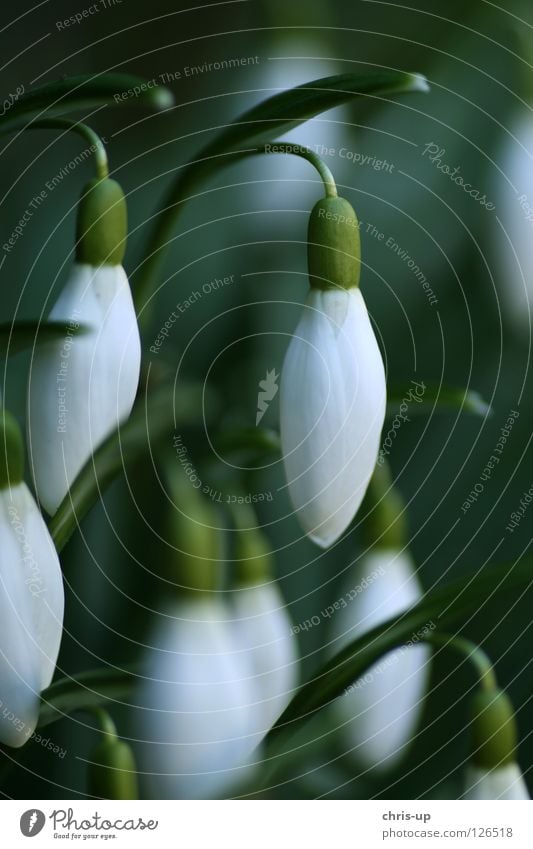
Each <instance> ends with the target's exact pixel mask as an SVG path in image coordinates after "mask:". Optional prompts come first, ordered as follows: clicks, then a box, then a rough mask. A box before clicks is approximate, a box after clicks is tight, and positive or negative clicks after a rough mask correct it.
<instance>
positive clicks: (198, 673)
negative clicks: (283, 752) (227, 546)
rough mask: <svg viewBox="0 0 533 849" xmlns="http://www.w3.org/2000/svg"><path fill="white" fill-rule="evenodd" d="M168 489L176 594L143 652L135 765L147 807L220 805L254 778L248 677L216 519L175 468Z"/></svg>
mask: <svg viewBox="0 0 533 849" xmlns="http://www.w3.org/2000/svg"><path fill="white" fill-rule="evenodd" d="M167 483H168V485H169V489H170V494H171V498H172V501H173V504H174V506H175V508H176V509H175V510H174V511H173V512H172V515H171V516H170V525H169V539H170V541H171V543H173V544H174V546H175V549H176V552H175V555H174V558H173V561H172V563H171V564H170V565H171V568H172V575H171V577H173V578H174V579H175V578H176V575H177V579H178V582H179V585H180V587H181V589H180V593H179V596H178V597H177V599H176V598H175V599H174V600H173V601H172V603H171V604H168V603H167V604H166V606H165V609H164V611H163V613H162V615H161V617H160V621H159V623H158V625H157V627H156V629H155V633H154V634H153V635H152V637H151V639H150V640H149V643H150V647H149V648H147V650H146V655H145V661H144V668H145V679H144V681H143V684H142V687H141V689H140V704H141V707H142V710H141V714H140V731H139V735H138V736H140V737H141V738H142V739H143V740H144V744H143V745H142V746H141V747H140V752H139V757H140V760H141V762H142V765H143V769H144V771H145V772H147V773H149V774H150V784H151V787H150V791H151V796H152V797H153V798H155V799H160V798H165V799H211V798H219V797H223V796H227V795H229V794H230V793H231V790H232V788H233V787H235V786H236V785H237V784H238V783H240V782H241V781H244V779H245V777H247V776H248V775H249V770H250V769H251V767H250V766H249V757H250V754H251V752H252V751H253V749H254V746H255V743H256V739H255V735H252V733H251V731H252V729H251V725H250V706H251V704H252V702H253V696H252V694H251V692H250V687H249V680H250V675H249V670H248V666H247V663H246V661H245V658H244V655H243V653H241V652H239V651H238V646H237V644H236V640H235V630H234V623H233V621H232V611H231V609H230V606H229V603H228V602H227V601H223V600H222V599H223V598H224V596H223V594H222V593H219V592H218V589H219V584H220V573H221V571H222V570H221V567H222V566H223V565H224V563H223V551H222V550H221V549H222V547H223V546H222V543H223V540H222V539H221V537H222V535H221V533H220V532H219V531H217V519H218V514H217V511H216V509H215V508H214V506H213V505H212V503H211V502H210V501H208V500H207V499H206V498H204V497H203V496H201V495H200V494H199V492H198V490H196V489H194V488H193V487H191V484H190V483H189V481H188V479H187V478H186V477H185V475H184V474H183V473H182V472H181V471H179V470H177V469H176V467H175V466H172V467H170V469H168V470H167ZM228 596H229V594H228ZM228 596H226V598H227V597H228Z"/></svg>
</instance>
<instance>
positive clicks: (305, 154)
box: [245, 142, 337, 198]
mask: <svg viewBox="0 0 533 849" xmlns="http://www.w3.org/2000/svg"><path fill="white" fill-rule="evenodd" d="M258 153H266V154H272V153H288V154H292V155H294V156H301V157H302V159H305V160H306V161H307V162H309V163H310V164H311V165H312V166H313V168H316V170H317V171H318V173H319V175H320V178H321V180H322V182H323V183H324V192H325V194H326V197H328V198H336V197H337V186H336V184H335V179H334V177H333V174H332V173H331V171H330V170H329V168H328V166H327V165H326V163H325V162H324V161H323V160H322V159H321V158H320V156H318V154H316V153H314V151H312V150H311V148H309V147H305V146H304V145H301V144H291V143H290V142H267V143H266V144H264V145H263V146H262V147H259V148H257V150H255V151H254V150H251V151H246V154H245V155H246V156H256V155H257V154H258Z"/></svg>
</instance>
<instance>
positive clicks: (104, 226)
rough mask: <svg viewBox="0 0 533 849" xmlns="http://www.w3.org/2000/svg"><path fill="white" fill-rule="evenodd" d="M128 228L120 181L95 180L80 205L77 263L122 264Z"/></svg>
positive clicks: (86, 187) (77, 232) (106, 178)
mask: <svg viewBox="0 0 533 849" xmlns="http://www.w3.org/2000/svg"><path fill="white" fill-rule="evenodd" d="M127 227H128V221H127V209H126V199H125V197H124V192H123V191H122V189H121V188H120V186H119V184H118V183H117V182H116V180H110V179H109V178H108V177H105V178H104V179H101V178H99V177H96V178H95V179H94V180H91V181H90V182H89V183H87V185H86V186H85V187H84V189H83V191H82V194H81V198H80V202H79V205H78V218H77V222H76V262H79V263H86V264H88V265H94V266H98V265H120V264H121V263H122V260H123V259H124V253H125V251H126V236H127Z"/></svg>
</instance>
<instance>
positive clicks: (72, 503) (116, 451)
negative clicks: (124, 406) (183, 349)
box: [48, 384, 203, 551]
mask: <svg viewBox="0 0 533 849" xmlns="http://www.w3.org/2000/svg"><path fill="white" fill-rule="evenodd" d="M202 391H203V388H202V387H201V386H197V385H195V384H190V385H188V386H187V385H186V384H180V386H179V388H175V387H174V386H173V385H171V386H164V387H160V388H159V389H157V390H155V391H154V392H153V393H151V394H150V395H149V396H148V397H143V398H140V399H139V400H138V401H137V403H136V405H135V407H134V409H133V412H132V414H131V416H130V417H129V419H128V420H127V421H126V422H124V424H122V425H121V426H120V427H119V428H118V429H117V430H116V431H114V432H113V433H112V434H111V435H110V436H109V437H108V438H107V439H106V440H105V442H103V443H102V445H101V446H100V447H99V448H98V449H97V450H96V452H95V453H94V455H93V456H92V457H90V458H89V460H87V462H86V464H85V466H84V467H83V469H82V470H81V472H80V473H79V475H78V476H77V478H76V480H75V481H74V483H73V484H72V486H71V488H70V491H69V492H68V493H67V494H66V496H65V498H64V499H63V501H62V502H61V504H60V505H59V508H58V510H57V512H56V513H55V514H54V516H53V517H52V519H51V520H50V523H49V526H48V527H49V530H50V533H51V535H52V539H53V540H54V543H55V545H56V548H57V550H58V551H60V550H61V549H62V548H63V546H64V545H65V544H66V543H67V541H68V540H69V539H70V537H71V535H72V534H73V533H74V531H75V530H76V528H77V527H78V524H79V523H80V521H81V520H82V519H83V517H84V516H85V515H86V513H88V511H89V510H90V509H91V507H92V506H93V505H94V504H95V503H96V502H97V501H98V499H99V498H100V497H101V494H102V492H103V491H104V490H105V489H106V488H107V487H108V486H109V484H110V483H111V482H112V481H113V480H115V478H116V477H117V476H118V475H119V474H120V473H121V471H122V470H123V469H125V468H126V467H127V466H131V465H132V464H133V463H135V462H137V461H138V460H139V459H140V458H141V457H142V456H143V455H144V454H146V453H148V452H150V451H152V450H153V449H154V446H155V445H156V444H157V443H158V442H159V441H160V440H161V439H162V438H163V437H165V436H168V435H169V434H170V433H171V431H172V428H173V426H174V421H176V424H177V426H178V427H185V426H187V425H189V424H192V423H195V422H197V421H201V420H202V410H203V407H202Z"/></svg>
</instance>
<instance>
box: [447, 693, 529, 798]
mask: <svg viewBox="0 0 533 849" xmlns="http://www.w3.org/2000/svg"><path fill="white" fill-rule="evenodd" d="M470 715H471V717H472V722H471V726H470V728H471V735H472V756H471V762H470V764H469V765H468V767H467V770H466V781H465V792H464V795H463V796H462V798H463V799H475V800H482V799H485V800H487V799H529V798H530V797H529V793H528V789H527V786H526V782H525V780H524V776H523V775H522V772H521V770H520V767H519V766H518V764H517V763H516V760H515V752H516V744H517V731H516V722H515V718H514V711H513V707H512V704H511V702H510V700H509V698H508V696H507V695H506V694H505V693H504V692H503V691H502V690H499V689H492V688H489V689H488V690H479V691H478V692H477V693H476V694H475V695H474V697H473V699H472V703H471V706H470Z"/></svg>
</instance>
